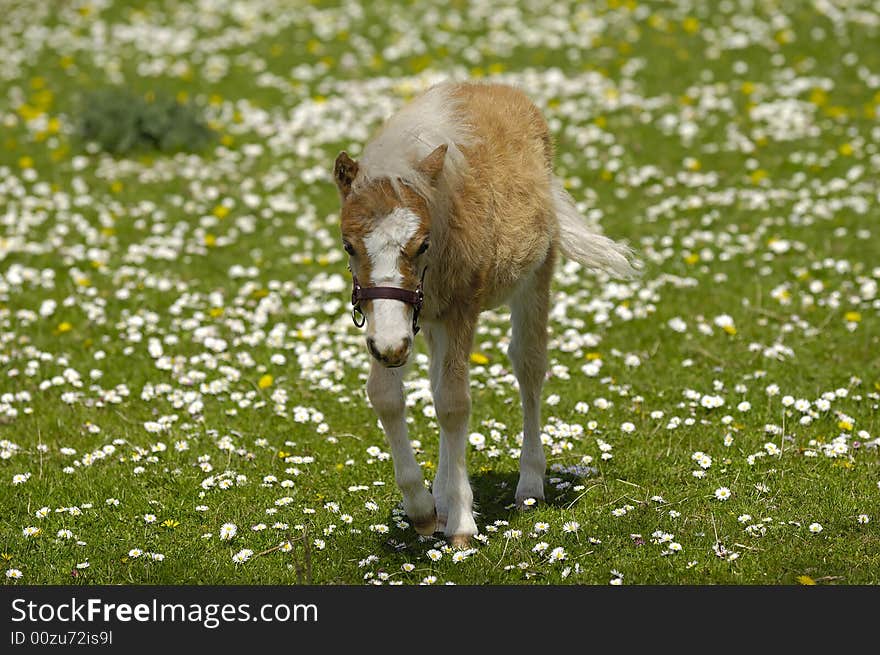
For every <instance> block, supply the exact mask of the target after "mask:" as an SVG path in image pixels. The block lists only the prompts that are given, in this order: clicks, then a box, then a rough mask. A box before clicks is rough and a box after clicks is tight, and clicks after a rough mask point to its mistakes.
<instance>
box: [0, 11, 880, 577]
mask: <svg viewBox="0 0 880 655" xmlns="http://www.w3.org/2000/svg"><path fill="white" fill-rule="evenodd" d="M0 9H2V12H3V16H4V20H3V24H2V25H0V124H2V130H0V570H2V571H3V572H4V573H5V575H3V576H2V577H0V581H2V582H3V583H4V584H29V585H35V584H39V585H41V584H85V585H89V584H305V583H310V584H357V585H360V584H398V583H402V584H420V583H422V584H446V583H454V584H480V585H487V584H493V585H494V584H602V585H605V584H609V583H611V584H675V585H678V584H700V585H702V584H782V585H788V584H849V585H852V584H876V583H878V582H880V531H878V525H880V449H878V446H880V413H878V407H880V292H878V284H880V226H878V225H880V223H878V218H880V209H878V202H880V149H878V144H880V48H877V46H876V44H877V43H878V42H880V6H878V4H877V2H875V1H871V0H853V1H848V2H844V1H843V0H829V1H827V2H815V3H814V2H798V1H794V0H788V1H786V0H772V1H771V0H753V1H750V2H732V1H729V0H722V1H721V2H717V3H715V2H711V3H710V2H705V3H701V2H695V1H694V2H689V1H686V0H677V1H676V2H643V1H638V2H636V1H634V0H633V1H622V0H597V1H596V2H590V3H577V2H568V1H567V0H562V1H556V2H550V1H548V0H532V1H530V2H523V3H519V4H510V3H502V2H494V1H490V0H478V1H477V2H451V3H449V2H436V3H435V2H430V3H421V2H419V3H416V2H388V1H384V0H379V1H377V2H370V3H362V4H360V3H357V2H342V3H333V4H324V3H318V2H313V3H306V2H297V1H289V2H288V1H282V0H256V1H253V2H246V3H245V2H240V3H225V2H208V1H206V0H203V1H198V2H187V3H184V2H173V1H171V0H166V1H162V0H152V1H149V2H122V1H118V0H88V1H86V0H71V1H69V2H63V3H60V2H58V3H56V2H43V3H32V2H24V1H21V2H14V1H10V0H0ZM468 78H470V79H475V78H477V79H486V80H493V81H500V82H504V83H509V84H514V85H516V86H518V87H520V88H522V89H523V90H524V91H526V92H527V93H528V94H529V96H530V97H531V98H533V100H534V101H535V102H536V103H537V104H538V106H539V107H541V108H542V110H543V111H544V112H545V115H546V116H547V119H548V121H549V123H550V126H551V130H552V132H553V134H554V137H555V139H556V147H557V158H556V161H557V172H558V174H559V175H560V176H561V177H562V178H563V179H564V180H565V183H566V187H567V188H568V190H569V191H570V193H571V194H572V195H573V196H574V198H575V199H576V200H577V202H578V204H579V206H580V207H581V209H582V210H583V212H584V214H585V216H586V217H587V219H588V220H590V221H592V222H594V223H596V224H598V225H600V226H601V228H602V230H603V231H604V233H605V234H607V235H609V236H611V237H612V238H614V239H621V240H626V241H627V242H628V243H629V244H630V245H631V246H632V247H633V249H634V250H635V251H636V253H637V255H638V257H639V258H640V259H641V261H642V262H643V269H642V275H641V277H640V278H639V279H637V280H633V281H621V280H613V279H610V278H608V277H606V276H605V275H604V274H598V273H594V272H591V271H588V270H586V269H582V268H580V267H579V266H578V265H576V264H573V263H570V262H562V263H561V264H560V266H559V269H558V271H557V275H556V279H555V282H554V287H553V293H554V298H553V306H552V310H551V321H550V331H551V350H550V364H551V366H550V371H549V373H548V379H547V382H546V385H545V387H544V405H543V424H544V429H543V432H544V434H543V440H544V443H545V449H546V453H547V458H548V464H549V468H548V472H547V480H546V485H545V489H546V496H547V499H546V502H545V503H543V504H540V505H536V506H535V507H534V508H532V509H530V510H527V511H517V510H516V509H515V508H514V506H513V503H514V498H513V495H514V490H515V487H516V480H517V466H518V457H519V445H520V442H521V435H520V430H521V415H520V410H519V399H518V391H517V388H516V382H515V378H514V376H513V374H512V371H511V367H510V364H509V362H508V360H507V358H506V347H507V343H508V341H509V336H510V334H509V320H508V315H507V313H506V309H505V308H501V309H499V310H496V311H492V312H486V313H485V314H484V315H483V319H482V322H481V325H480V330H479V333H478V335H477V338H476V343H475V345H474V352H473V354H472V356H471V361H472V365H471V386H472V389H471V393H472V400H473V415H472V420H471V425H470V431H471V434H470V438H469V441H470V447H469V453H468V457H469V471H470V475H471V481H472V484H473V486H474V496H475V503H476V509H477V512H478V515H477V517H476V519H477V525H478V527H479V529H480V534H479V535H478V538H477V540H475V541H474V543H473V548H471V549H469V550H455V549H452V548H450V547H449V546H448V545H447V544H446V543H445V541H444V539H443V535H442V534H435V535H434V536H433V537H430V538H422V537H419V536H418V535H417V534H416V533H415V531H414V530H413V528H412V527H411V526H410V525H409V523H408V522H407V519H406V516H405V515H404V514H403V512H402V509H401V495H400V492H399V491H398V489H397V487H396V486H395V483H394V475H393V469H392V462H391V459H390V455H389V452H390V450H389V448H388V446H387V444H386V443H385V441H384V436H383V433H382V431H381V429H380V427H379V426H378V423H377V419H376V417H375V414H374V413H373V411H372V409H371V408H370V406H369V402H368V400H367V398H366V393H365V381H366V374H367V371H368V369H369V363H370V356H369V354H368V352H367V350H366V347H365V345H364V341H363V335H362V334H361V332H360V331H359V330H357V329H356V328H355V327H354V326H353V325H352V321H351V318H350V316H349V313H348V312H349V304H348V302H349V298H350V277H349V274H348V271H347V270H346V259H345V255H344V252H343V250H342V247H341V242H340V234H339V228H338V210H339V200H338V196H337V192H336V189H335V187H334V185H333V182H332V179H331V169H332V164H333V161H334V159H335V157H336V155H337V153H338V152H339V151H340V150H342V149H345V150H347V151H348V152H349V153H351V154H352V155H353V156H355V157H356V156H357V155H358V153H359V152H360V150H361V148H362V147H363V144H364V143H365V141H366V140H367V139H368V138H369V136H370V134H371V133H372V132H373V131H374V130H375V129H376V128H377V127H378V126H379V125H380V124H381V122H382V120H383V119H384V118H386V117H387V116H388V115H390V114H391V113H392V112H393V111H394V110H395V109H397V108H399V107H400V106H402V104H403V103H404V102H406V101H407V100H408V99H410V98H412V97H413V96H414V95H415V94H417V93H418V92H419V91H421V90H423V89H425V88H427V87H428V86H430V85H431V84H433V83H436V82H439V81H442V80H445V79H468ZM108 89H110V90H115V91H108ZM135 100H136V101H135ZM157 107H158V108H163V107H164V109H162V111H159V110H158V109H157ZM163 111H165V112H170V113H171V114H172V115H173V116H174V117H176V118H174V120H170V121H167V120H166V119H165V114H163V113H162V112H163ZM87 117H88V118H89V120H91V121H93V122H92V123H90V125H92V128H95V126H97V129H98V131H97V132H96V131H95V130H94V129H91V130H90V129H87V127H86V123H87V122H88V121H87V120H86V118H87ZM181 117H184V118H181ZM199 125H202V127H198V126H199ZM151 130H153V132H151ZM170 132H173V134H170V136H168V137H167V138H164V139H163V138H162V137H163V136H164V135H169V133H170ZM150 134H153V136H149V135H150ZM155 134H159V137H156V136H155ZM138 135H140V136H138ZM143 135H147V136H143ZM113 144H115V145H113ZM111 146H112V147H111ZM417 346H418V353H417V354H416V356H415V360H414V363H413V365H412V366H411V369H410V372H409V375H408V382H407V389H406V390H407V403H408V408H409V411H408V416H409V419H408V420H409V423H410V436H411V438H412V439H413V441H414V445H415V446H416V451H417V459H418V461H419V463H420V465H421V466H422V467H423V468H424V470H425V476H426V479H428V480H430V479H431V478H432V477H433V472H434V467H435V466H436V463H437V442H438V439H437V435H438V426H437V422H436V420H435V419H434V411H433V409H434V408H433V405H432V401H431V397H430V393H429V390H428V383H427V357H426V355H425V354H424V353H425V349H424V344H422V343H420V339H417Z"/></svg>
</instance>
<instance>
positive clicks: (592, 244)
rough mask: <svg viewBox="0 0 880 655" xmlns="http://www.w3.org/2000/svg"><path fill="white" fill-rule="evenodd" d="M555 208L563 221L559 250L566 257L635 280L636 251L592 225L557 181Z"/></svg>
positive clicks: (555, 183)
mask: <svg viewBox="0 0 880 655" xmlns="http://www.w3.org/2000/svg"><path fill="white" fill-rule="evenodd" d="M553 206H554V207H555V209H556V217H557V219H558V220H559V249H560V250H561V251H562V254H563V255H564V256H565V257H567V258H568V259H573V260H574V261H576V262H578V263H579V264H582V265H584V266H587V267H588V268H594V269H599V270H601V271H605V272H606V273H609V274H610V275H614V276H616V277H621V278H625V279H632V278H633V277H635V276H636V275H637V271H636V269H635V268H634V265H633V262H634V259H633V258H634V255H633V251H632V249H631V248H630V247H629V246H627V245H626V244H624V243H618V242H617V241H614V240H612V239H609V238H608V237H606V236H603V235H602V234H600V233H599V232H598V231H597V230H595V229H594V228H593V227H592V226H590V225H588V224H587V223H586V221H585V219H584V217H583V216H582V215H581V213H580V212H579V211H578V208H577V207H576V206H575V204H574V198H572V197H571V196H570V195H569V193H568V191H566V190H565V187H563V186H562V182H561V181H560V180H559V179H558V178H555V177H554V178H553Z"/></svg>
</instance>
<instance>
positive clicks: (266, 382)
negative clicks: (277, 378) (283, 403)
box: [257, 373, 274, 389]
mask: <svg viewBox="0 0 880 655" xmlns="http://www.w3.org/2000/svg"><path fill="white" fill-rule="evenodd" d="M273 381H274V378H273V377H272V376H271V375H269V374H268V373H266V375H264V376H263V377H261V378H260V381H259V382H257V386H258V387H260V389H268V388H269V387H271V386H272V382H273Z"/></svg>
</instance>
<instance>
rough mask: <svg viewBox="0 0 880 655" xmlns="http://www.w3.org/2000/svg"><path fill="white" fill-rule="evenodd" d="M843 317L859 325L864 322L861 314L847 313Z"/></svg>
mask: <svg viewBox="0 0 880 655" xmlns="http://www.w3.org/2000/svg"><path fill="white" fill-rule="evenodd" d="M843 317H844V318H845V319H846V320H847V321H849V322H850V323H858V322H859V321H861V320H862V315H861V314H860V313H859V312H847V313H846V314H844V315H843Z"/></svg>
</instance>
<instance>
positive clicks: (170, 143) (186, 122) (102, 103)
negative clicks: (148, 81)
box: [79, 87, 216, 155]
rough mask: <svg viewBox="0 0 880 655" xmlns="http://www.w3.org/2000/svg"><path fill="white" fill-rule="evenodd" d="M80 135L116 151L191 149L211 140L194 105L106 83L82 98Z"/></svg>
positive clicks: (206, 127)
mask: <svg viewBox="0 0 880 655" xmlns="http://www.w3.org/2000/svg"><path fill="white" fill-rule="evenodd" d="M81 115H82V117H81V119H80V123H79V133H80V136H81V137H82V138H83V139H84V140H85V141H91V142H95V143H97V144H98V145H99V146H100V147H101V149H102V150H104V151H105V152H109V153H112V154H116V155H121V154H126V153H129V152H132V151H144V150H159V151H162V152H179V151H186V152H195V151H198V150H201V149H202V148H204V147H205V146H206V145H208V144H209V143H211V142H212V141H214V138H215V136H216V135H215V133H214V132H213V131H212V130H211V129H210V128H209V127H208V126H207V125H206V124H205V122H204V120H203V119H202V116H201V113H200V112H199V110H198V108H197V107H195V106H193V105H191V104H182V103H180V102H178V101H177V100H176V99H174V98H171V97H168V96H156V97H153V96H152V94H151V95H150V96H148V97H147V98H145V97H143V96H140V95H137V94H135V93H133V92H132V91H130V90H128V89H122V88H118V87H108V88H104V89H99V90H97V91H93V92H91V93H88V94H87V95H86V96H85V97H84V98H83V104H82V108H81Z"/></svg>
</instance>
